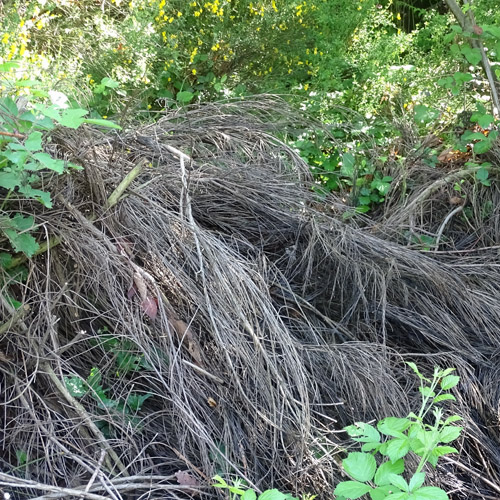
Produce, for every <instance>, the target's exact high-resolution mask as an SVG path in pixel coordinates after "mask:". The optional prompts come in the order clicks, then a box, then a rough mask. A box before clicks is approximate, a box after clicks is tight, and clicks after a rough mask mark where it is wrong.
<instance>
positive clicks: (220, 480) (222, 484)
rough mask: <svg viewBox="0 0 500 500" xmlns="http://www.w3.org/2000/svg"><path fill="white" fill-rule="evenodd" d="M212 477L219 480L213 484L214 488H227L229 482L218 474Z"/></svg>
mask: <svg viewBox="0 0 500 500" xmlns="http://www.w3.org/2000/svg"><path fill="white" fill-rule="evenodd" d="M212 479H213V480H214V481H217V482H216V483H215V484H212V486H213V487H214V488H224V489H225V488H227V487H228V484H227V483H226V481H225V480H224V479H223V478H222V477H221V476H219V475H218V474H216V475H215V476H214V477H213V478H212Z"/></svg>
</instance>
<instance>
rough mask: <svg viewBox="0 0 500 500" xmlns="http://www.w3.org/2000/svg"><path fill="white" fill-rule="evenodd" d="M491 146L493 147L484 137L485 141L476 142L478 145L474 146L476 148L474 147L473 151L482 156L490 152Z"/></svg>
mask: <svg viewBox="0 0 500 500" xmlns="http://www.w3.org/2000/svg"><path fill="white" fill-rule="evenodd" d="M491 146H492V142H491V141H490V140H489V139H487V138H485V137H484V136H483V139H482V140H480V141H479V142H476V144H474V146H472V149H473V151H474V153H477V154H478V155H481V154H483V153H486V152H487V151H489V150H490V149H491ZM476 175H477V174H476Z"/></svg>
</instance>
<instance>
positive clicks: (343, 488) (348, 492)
mask: <svg viewBox="0 0 500 500" xmlns="http://www.w3.org/2000/svg"><path fill="white" fill-rule="evenodd" d="M371 490H372V488H371V486H368V485H367V484H363V483H358V482H357V481H343V482H341V483H339V484H338V485H337V487H336V488H335V491H334V492H333V493H334V494H335V495H336V496H338V495H342V496H344V497H346V498H350V499H352V500H356V498H359V497H362V496H363V495H366V494H367V493H368V492H369V491H371ZM259 500H260V498H259Z"/></svg>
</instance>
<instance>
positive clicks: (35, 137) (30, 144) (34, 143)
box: [24, 132, 42, 151]
mask: <svg viewBox="0 0 500 500" xmlns="http://www.w3.org/2000/svg"><path fill="white" fill-rule="evenodd" d="M24 147H25V148H26V149H27V150H28V151H40V149H42V133H41V132H31V134H30V135H29V136H28V138H27V139H26V142H25V143H24Z"/></svg>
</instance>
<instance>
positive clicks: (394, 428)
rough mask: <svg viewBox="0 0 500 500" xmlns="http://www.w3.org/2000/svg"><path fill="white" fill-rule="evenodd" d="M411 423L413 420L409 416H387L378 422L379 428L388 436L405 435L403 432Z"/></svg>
mask: <svg viewBox="0 0 500 500" xmlns="http://www.w3.org/2000/svg"><path fill="white" fill-rule="evenodd" d="M410 425H411V421H410V420H409V419H407V418H398V417H387V418H384V419H382V420H381V421H380V422H379V423H378V425H377V429H378V430H379V431H380V432H381V433H382V434H385V435H386V436H394V437H403V435H404V434H403V432H404V431H405V430H406V429H408V427H410Z"/></svg>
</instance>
